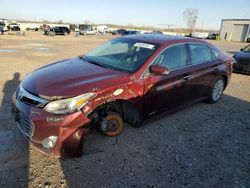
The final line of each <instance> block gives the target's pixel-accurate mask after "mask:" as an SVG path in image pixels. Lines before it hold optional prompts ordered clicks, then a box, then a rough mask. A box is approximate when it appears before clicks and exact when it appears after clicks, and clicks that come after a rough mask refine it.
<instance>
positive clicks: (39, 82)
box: [22, 58, 129, 98]
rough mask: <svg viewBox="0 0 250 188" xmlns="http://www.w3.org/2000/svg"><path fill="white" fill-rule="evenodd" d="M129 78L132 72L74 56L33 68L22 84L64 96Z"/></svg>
mask: <svg viewBox="0 0 250 188" xmlns="http://www.w3.org/2000/svg"><path fill="white" fill-rule="evenodd" d="M128 78H129V74H128V73H124V72H120V71H116V70H112V69H107V68H104V67H100V66H98V65H94V64H91V63H88V62H86V61H84V60H83V59H80V58H73V59H68V60H63V61H60V62H57V63H53V64H50V65H47V66H45V67H42V68H40V69H38V70H36V71H34V72H32V73H31V74H29V75H28V76H26V78H25V79H24V81H23V82H22V86H23V88H24V89H25V90H27V91H28V92H30V93H32V94H35V95H38V96H43V97H45V98H46V97H48V98H49V97H58V98H61V97H62V98H64V97H73V96H77V95H80V94H84V93H87V92H93V91H95V90H101V89H105V88H107V87H111V86H115V85H119V84H123V83H125V82H126V80H127V79H128Z"/></svg>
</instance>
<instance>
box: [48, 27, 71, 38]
mask: <svg viewBox="0 0 250 188" xmlns="http://www.w3.org/2000/svg"><path fill="white" fill-rule="evenodd" d="M49 34H50V35H65V36H67V35H68V34H70V30H69V28H68V27H63V26H56V27H52V28H50V30H49Z"/></svg>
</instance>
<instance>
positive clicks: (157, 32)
mask: <svg viewBox="0 0 250 188" xmlns="http://www.w3.org/2000/svg"><path fill="white" fill-rule="evenodd" d="M144 34H161V35H163V32H162V31H152V32H145V33H144Z"/></svg>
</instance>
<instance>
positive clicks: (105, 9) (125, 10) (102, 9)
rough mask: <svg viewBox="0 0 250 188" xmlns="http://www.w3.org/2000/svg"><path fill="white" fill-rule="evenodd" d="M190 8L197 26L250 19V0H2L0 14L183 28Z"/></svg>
mask: <svg viewBox="0 0 250 188" xmlns="http://www.w3.org/2000/svg"><path fill="white" fill-rule="evenodd" d="M187 8H197V9H198V11H199V12H198V22H197V26H196V27H197V28H202V26H203V28H204V29H219V28H220V22H221V19H230V18H234V19H250V0H237V1H235V0H209V1H201V0H99V1H98V0H85V1H83V0H77V1H76V0H0V18H7V19H13V20H15V19H19V20H20V19H22V20H32V21H42V20H49V21H58V20H63V21H64V22H72V23H84V21H85V20H88V21H90V22H92V23H95V24H102V23H106V24H108V23H109V24H119V25H128V24H133V25H137V26H143V25H145V26H155V27H167V25H168V24H170V25H172V26H171V28H183V27H186V25H185V22H184V20H183V11H184V10H186V9H187Z"/></svg>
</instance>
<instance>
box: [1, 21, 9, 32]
mask: <svg viewBox="0 0 250 188" xmlns="http://www.w3.org/2000/svg"><path fill="white" fill-rule="evenodd" d="M0 26H1V27H2V31H3V32H5V31H8V21H7V20H6V19H0Z"/></svg>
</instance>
